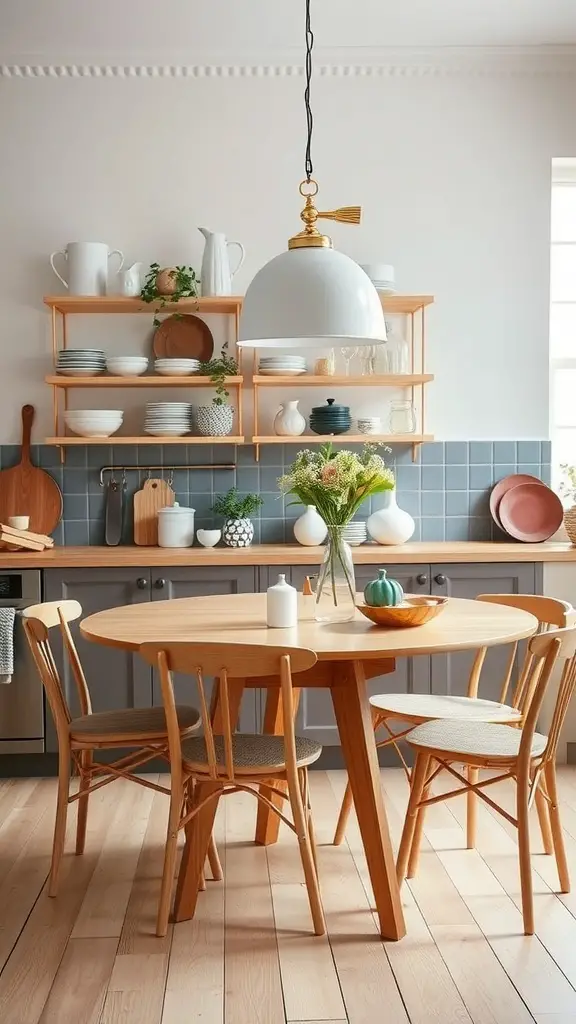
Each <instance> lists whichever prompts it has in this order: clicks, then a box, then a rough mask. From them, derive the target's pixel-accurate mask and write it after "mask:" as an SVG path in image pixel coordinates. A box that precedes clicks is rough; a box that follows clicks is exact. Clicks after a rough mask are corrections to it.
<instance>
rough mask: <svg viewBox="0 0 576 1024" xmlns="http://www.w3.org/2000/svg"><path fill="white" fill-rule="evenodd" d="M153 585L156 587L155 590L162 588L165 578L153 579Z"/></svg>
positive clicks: (164, 584)
mask: <svg viewBox="0 0 576 1024" xmlns="http://www.w3.org/2000/svg"><path fill="white" fill-rule="evenodd" d="M154 586H155V587H156V590H164V587H165V586H166V580H163V579H162V578H160V579H158V580H154Z"/></svg>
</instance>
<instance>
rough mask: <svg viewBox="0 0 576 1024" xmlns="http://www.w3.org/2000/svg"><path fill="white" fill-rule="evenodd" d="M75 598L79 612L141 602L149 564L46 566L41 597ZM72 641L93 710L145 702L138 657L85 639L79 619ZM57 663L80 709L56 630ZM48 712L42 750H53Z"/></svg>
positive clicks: (145, 675) (147, 695)
mask: <svg viewBox="0 0 576 1024" xmlns="http://www.w3.org/2000/svg"><path fill="white" fill-rule="evenodd" d="M62 599H66V600H74V601H79V602H80V604H81V605H82V611H83V617H86V616H87V615H92V614H93V613H94V612H99V611H103V610H104V609H105V608H114V607H117V606H119V605H126V604H142V603H144V602H147V601H149V600H150V572H149V570H148V569H94V568H89V569H48V570H46V571H45V573H44V600H45V601H59V600H62ZM71 630H72V635H73V637H74V642H75V643H76V645H77V647H78V653H79V655H80V658H81V660H82V665H83V667H84V671H85V673H86V679H87V681H88V686H89V688H90V695H91V698H92V706H93V709H94V711H109V710H111V709H112V708H134V707H137V708H139V707H150V705H151V703H152V675H151V672H150V668H149V667H148V665H146V664H145V663H144V661H143V660H142V658H139V657H138V656H137V655H134V654H131V653H130V652H129V651H123V650H120V649H119V648H114V647H104V646H102V645H101V644H94V643H90V642H88V641H87V640H84V639H83V638H82V636H81V635H80V631H79V629H78V622H74V623H72V624H71ZM51 642H52V645H53V650H54V655H55V658H56V663H57V665H58V669H59V671H60V676H61V678H62V680H63V685H64V690H65V693H66V698H67V700H68V701H69V702H70V706H71V709H72V714H79V707H78V701H77V696H76V686H75V683H74V679H73V677H72V673H71V670H70V666H69V664H68V659H67V658H66V657H64V652H63V650H62V643H61V640H60V637H59V634H58V630H54V631H53V632H52V635H51ZM57 749H58V744H57V740H56V730H55V728H54V724H53V722H52V716H51V715H50V714H47V716H46V750H47V751H49V752H53V751H57Z"/></svg>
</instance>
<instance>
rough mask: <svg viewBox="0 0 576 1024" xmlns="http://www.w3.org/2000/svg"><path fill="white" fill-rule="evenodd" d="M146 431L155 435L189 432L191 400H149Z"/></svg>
mask: <svg viewBox="0 0 576 1024" xmlns="http://www.w3.org/2000/svg"><path fill="white" fill-rule="evenodd" d="M144 431H145V433H146V434H153V435H154V436H155V437H181V436H182V435H183V434H189V433H190V402H148V403H147V405H146V422H145V424H144Z"/></svg>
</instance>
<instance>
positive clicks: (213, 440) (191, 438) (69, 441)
mask: <svg viewBox="0 0 576 1024" xmlns="http://www.w3.org/2000/svg"><path fill="white" fill-rule="evenodd" d="M45 444H53V445H58V446H60V447H66V448H68V447H73V446H74V445H83V444H86V445H97V444H98V445H107V444H113V445H117V444H161V445H167V444H244V438H243V437H238V436H235V435H232V434H228V435H227V436H225V437H197V436H196V435H195V434H194V435H193V434H184V435H183V436H182V437H156V436H155V435H153V434H144V436H143V437H124V436H123V435H122V434H112V435H111V436H110V437H47V438H46V440H45Z"/></svg>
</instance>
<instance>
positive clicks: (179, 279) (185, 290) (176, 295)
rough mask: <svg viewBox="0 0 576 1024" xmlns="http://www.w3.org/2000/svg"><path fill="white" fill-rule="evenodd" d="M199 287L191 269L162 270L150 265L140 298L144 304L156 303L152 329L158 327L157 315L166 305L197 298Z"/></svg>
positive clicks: (157, 264)
mask: <svg viewBox="0 0 576 1024" xmlns="http://www.w3.org/2000/svg"><path fill="white" fill-rule="evenodd" d="M199 285H200V281H199V279H198V278H197V277H196V271H195V270H194V269H193V267H186V266H178V267H165V268H164V269H162V268H161V267H160V264H159V263H152V264H150V270H149V271H148V273H147V274H146V278H145V280H144V284H143V286H142V291H141V292H140V298H141V299H143V300H144V302H157V303H158V309H157V310H156V312H155V314H154V320H153V323H154V327H159V326H160V319H159V314H160V313H163V312H164V311H165V309H166V306H167V305H168V303H177V302H179V301H180V299H196V298H198V288H199ZM175 315H176V316H178V315H179V314H178V313H176V314H175ZM180 315H181V314H180Z"/></svg>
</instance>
